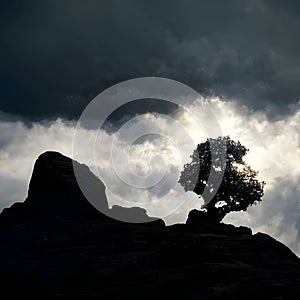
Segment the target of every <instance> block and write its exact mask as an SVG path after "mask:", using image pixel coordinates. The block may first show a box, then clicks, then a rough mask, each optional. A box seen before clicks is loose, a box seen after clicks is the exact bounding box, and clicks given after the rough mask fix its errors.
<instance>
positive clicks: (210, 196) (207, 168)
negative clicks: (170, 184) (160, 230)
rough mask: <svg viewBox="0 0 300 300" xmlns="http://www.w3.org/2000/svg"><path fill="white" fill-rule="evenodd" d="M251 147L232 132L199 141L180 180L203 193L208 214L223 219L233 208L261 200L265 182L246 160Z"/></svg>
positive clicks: (218, 219) (199, 193)
mask: <svg viewBox="0 0 300 300" xmlns="http://www.w3.org/2000/svg"><path fill="white" fill-rule="evenodd" d="M248 151H249V149H247V148H246V147H244V146H243V145H242V144H241V143H240V142H235V141H233V140H231V139H230V137H229V136H226V137H218V138H216V139H213V138H209V139H207V140H206V141H205V142H203V143H201V144H198V145H197V147H196V149H195V150H194V152H193V154H192V155H191V156H190V157H191V158H192V161H191V162H190V163H187V164H185V165H184V169H183V171H182V172H181V176H180V178H179V183H180V184H181V185H182V186H183V188H184V190H185V191H193V192H195V193H196V194H198V195H199V196H202V197H203V200H204V205H203V207H202V208H204V209H205V211H206V213H207V215H208V216H209V217H210V218H211V219H212V220H215V221H218V222H220V221H221V220H222V219H223V218H224V216H225V215H226V214H227V213H229V212H232V211H246V210H247V208H248V207H249V206H252V205H256V204H257V203H259V202H260V201H261V200H262V196H263V194H264V192H263V189H264V185H265V182H263V181H262V182H260V181H258V179H257V178H256V177H257V174H258V172H257V171H255V170H253V169H252V168H251V167H250V166H249V165H248V164H246V163H245V161H244V160H243V157H244V156H245V155H246V154H247V152H248Z"/></svg>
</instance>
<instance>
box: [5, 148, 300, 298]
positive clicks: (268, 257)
mask: <svg viewBox="0 0 300 300" xmlns="http://www.w3.org/2000/svg"><path fill="white" fill-rule="evenodd" d="M82 172H86V173H85V176H87V178H88V180H90V186H91V189H94V191H96V192H97V193H100V194H101V193H102V194H101V195H102V196H103V207H104V209H108V206H107V200H106V197H105V186H104V185H103V183H102V182H101V181H100V180H99V179H97V178H96V177H95V176H94V175H92V174H91V173H90V171H89V169H88V168H87V167H86V166H84V165H82ZM117 209H122V208H117ZM199 215H201V212H198V211H192V212H190V215H189V219H188V221H187V224H177V225H173V226H169V227H166V226H164V223H163V222H162V221H160V222H159V221H155V222H150V223H145V224H130V223H124V222H120V221H116V220H113V219H111V218H109V217H107V216H105V215H103V214H101V213H100V212H98V211H97V210H96V209H94V207H93V206H92V205H91V204H90V203H89V202H88V201H87V200H86V199H85V198H84V196H83V195H82V193H81V191H80V189H79V188H78V186H77V183H76V180H75V177H74V172H73V168H72V160H71V159H70V158H67V157H65V156H63V155H61V154H59V153H56V152H47V153H44V154H42V155H41V156H40V157H39V158H38V160H37V161H36V164H35V167H34V171H33V174H32V178H31V181H30V186H29V192H28V197H27V199H26V200H25V202H24V203H19V204H14V205H13V206H12V207H11V208H9V209H5V210H4V211H3V212H2V214H1V215H0V282H1V296H2V295H3V296H5V297H3V298H4V299H6V298H7V297H8V296H9V297H10V298H13V297H17V296H19V297H31V298H34V299H53V298H55V299H71V298H72V299H115V298H122V299H136V298H139V299H141V298H144V299H149V298H152V299H155V298H157V299H161V298H170V297H176V299H180V298H182V299H253V298H255V297H256V298H259V299H261V298H262V299H274V300H275V299H278V300H279V299H298V294H299V292H300V259H299V258H298V257H297V256H296V255H295V254H294V253H293V252H292V251H291V250H290V249H288V248H287V247H286V246H284V245H283V244H281V243H280V242H278V241H276V240H275V239H273V238H271V237H270V236H268V235H266V234H263V233H257V234H254V235H253V234H252V232H251V230H250V229H249V228H245V227H235V226H233V225H228V224H222V223H221V224H211V223H203V222H198V219H200V218H198V216H199Z"/></svg>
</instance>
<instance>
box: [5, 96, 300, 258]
mask: <svg viewBox="0 0 300 300" xmlns="http://www.w3.org/2000/svg"><path fill="white" fill-rule="evenodd" d="M200 101H202V100H201V99H199V100H197V101H195V102H193V103H192V104H189V105H188V106H187V111H184V110H181V111H179V112H178V113H177V114H176V115H175V116H173V117H172V118H171V117H168V116H163V115H153V114H146V115H142V116H139V117H137V118H135V119H134V120H130V121H129V122H128V123H127V124H126V125H125V126H124V127H123V128H122V129H121V130H120V131H119V132H117V133H114V134H107V133H106V132H103V131H100V132H99V133H98V139H97V142H96V144H95V153H96V162H95V161H94V158H93V157H91V155H90V153H91V149H90V148H89V145H90V144H91V143H93V142H94V141H93V138H94V132H92V131H88V130H85V129H83V128H81V129H79V131H78V132H77V134H79V135H81V136H82V140H83V141H85V142H83V143H82V148H81V162H83V163H86V164H88V165H89V166H90V167H91V169H92V171H93V172H94V173H96V174H97V171H98V172H99V173H100V177H101V178H102V179H104V181H105V184H106V185H107V187H108V188H109V190H110V191H108V192H107V194H108V197H109V201H110V205H112V204H118V203H123V204H124V202H122V201H120V197H122V198H125V199H126V200H127V201H128V202H127V206H133V205H136V204H139V205H141V206H144V207H145V208H146V209H147V210H148V213H149V214H150V215H155V216H166V215H167V214H168V212H170V211H169V209H170V207H172V210H173V209H175V208H176V207H177V206H178V205H179V206H180V205H181V204H182V203H184V205H182V206H181V207H180V209H179V210H177V211H175V212H174V213H173V214H172V215H170V216H168V217H167V218H166V219H165V220H166V222H167V223H169V224H171V223H175V222H184V220H185V219H186V217H187V213H188V211H189V210H190V209H191V208H193V207H196V208H199V207H200V201H199V199H198V198H197V196H196V195H193V193H189V194H188V195H187V194H186V193H184V191H183V189H182V188H181V187H180V186H178V185H177V186H176V182H177V179H178V176H179V174H180V171H181V170H182V167H183V164H184V163H185V162H187V161H188V160H189V155H190V154H191V153H192V151H193V149H194V148H195V141H198V142H200V141H202V140H204V139H205V132H204V131H203V130H202V129H201V128H199V126H198V125H197V124H196V123H195V122H194V120H193V119H192V118H191V115H190V114H189V113H188V111H190V112H193V115H194V116H196V117H197V118H198V119H199V120H200V121H201V123H202V124H204V125H205V126H209V124H211V122H212V120H211V119H209V118H207V116H206V115H205V114H204V113H203V111H202V110H201V105H199V104H200ZM208 101H209V102H210V104H211V106H212V108H213V110H214V112H215V114H216V116H217V119H218V120H219V123H220V126H221V128H222V131H223V135H230V136H231V138H232V139H234V140H239V141H240V142H241V143H242V144H243V145H245V146H246V147H248V148H249V149H250V151H249V154H248V155H247V157H246V160H247V161H248V162H249V164H250V165H251V166H252V167H253V168H254V169H256V170H259V171H260V173H259V176H260V179H261V180H264V181H266V183H267V185H266V188H265V196H264V200H263V202H262V203H261V204H260V205H259V206H257V207H253V208H250V209H249V210H248V211H247V212H246V213H232V214H230V215H228V216H227V217H226V218H225V222H232V223H234V224H236V225H246V226H249V227H251V228H253V230H254V231H263V232H267V233H269V234H271V235H272V236H274V237H276V238H278V239H280V240H281V241H283V242H284V243H286V244H287V245H289V246H290V247H292V249H293V250H294V251H296V252H297V253H298V254H300V247H299V242H300V207H299V203H300V201H299V196H298V195H299V189H300V148H299V143H300V137H299V134H300V126H299V124H300V111H296V112H295V113H294V114H293V115H291V116H289V117H288V118H286V119H283V120H278V121H269V120H268V119H267V118H266V116H265V115H264V114H263V113H252V112H250V111H248V110H247V109H246V108H238V107H236V106H235V104H234V103H233V102H231V103H228V102H227V103H225V102H222V101H221V100H220V99H218V98H214V99H209V100H208ZM0 132H1V135H0V178H1V182H2V184H1V186H0V197H1V198H0V199H1V203H0V209H1V208H3V207H7V206H9V205H10V204H11V203H13V202H16V201H22V200H24V199H25V197H26V191H27V186H28V181H29V179H30V174H31V171H32V166H33V162H34V161H35V159H36V158H37V156H38V155H39V154H40V153H42V152H44V151H46V150H56V151H59V152H62V153H63V154H65V155H67V156H72V140H73V134H74V124H73V123H70V122H66V121H63V120H60V119H58V120H56V121H54V122H51V123H49V122H48V123H44V124H36V123H34V124H32V126H30V127H27V126H25V125H24V124H23V123H21V122H8V121H2V122H0ZM147 133H148V136H146V137H145V136H144V137H143V135H144V134H147ZM132 142H135V143H134V144H133V145H132ZM112 145H113V148H112ZM111 154H113V157H114V160H115V162H114V164H112V163H111V162H110V160H108V159H106V158H108V157H110V156H111ZM97 168H98V170H97ZM114 168H115V169H114ZM115 171H117V172H118V174H119V176H120V177H121V178H122V179H123V180H124V181H125V182H127V183H128V182H130V183H131V185H133V186H140V185H141V184H142V185H146V186H147V184H148V185H149V183H152V184H153V182H151V180H152V179H158V178H162V180H161V181H159V182H158V184H157V185H155V186H154V187H152V188H149V189H137V188H134V187H130V186H129V187H128V185H127V188H124V186H122V185H120V181H118V180H116V178H117V177H116V173H115ZM103 177H104V178H103ZM149 178H150V179H151V178H152V179H151V180H150V179H149ZM111 191H113V192H114V194H112V193H111ZM187 196H190V198H189V199H188V200H187V201H185V200H186V199H187ZM162 197H163V198H162ZM161 199H163V202H162V201H161ZM149 203H152V204H153V203H157V205H149ZM162 203H163V204H162Z"/></svg>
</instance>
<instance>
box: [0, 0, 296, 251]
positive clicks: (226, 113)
mask: <svg viewBox="0 0 300 300" xmlns="http://www.w3.org/2000/svg"><path fill="white" fill-rule="evenodd" d="M0 22H1V24H0V36H1V40H0V41H1V47H0V53H1V55H0V64H1V68H0V91H1V94H0V178H1V185H0V210H1V209H2V208H4V207H8V206H10V205H11V204H12V203H13V202H15V201H23V200H24V199H25V197H26V194H27V187H28V182H29V180H30V175H31V172H32V167H33V163H34V161H35V159H36V158H37V156H38V155H39V154H40V153H42V152H44V151H46V150H57V151H60V152H62V153H64V154H65V155H68V156H72V154H73V152H72V151H73V149H72V146H73V144H72V141H73V136H74V128H75V126H76V123H77V120H78V118H79V117H80V115H81V113H82V112H83V110H84V109H85V107H86V106H87V105H88V104H89V103H90V101H91V100H92V99H94V97H95V96H97V95H98V94H99V93H101V92H102V91H104V90H105V89H106V88H109V87H111V86H112V85H115V84H117V83H119V82H122V81H124V80H128V79H133V78H138V77H145V76H151V77H152V76H157V77H165V78H169V79H173V80H176V81H179V82H182V83H184V84H186V85H188V86H190V87H191V88H193V89H195V90H196V91H197V92H198V93H200V95H201V97H200V98H197V99H192V101H191V100H189V101H187V100H185V99H183V100H182V103H181V105H182V106H183V107H184V108H186V109H187V111H188V112H193V114H194V115H196V116H197V117H198V118H200V120H201V122H202V123H203V124H204V125H205V126H207V124H208V126H209V124H210V123H209V122H210V119H209V118H208V117H207V116H205V115H203V113H202V112H201V110H200V109H199V108H200V107H201V103H202V102H206V103H208V104H209V105H210V106H211V108H212V109H213V111H214V113H215V115H216V119H217V120H218V123H219V124H220V127H221V129H222V133H223V134H224V135H227V134H229V135H230V137H231V138H232V139H234V140H239V141H241V143H242V144H243V145H245V146H246V147H247V148H249V154H248V155H247V156H246V158H245V159H246V161H247V162H248V163H249V164H250V165H251V166H252V167H253V168H254V169H255V170H258V171H259V176H260V179H261V180H264V181H266V183H267V184H266V187H265V195H264V198H263V201H262V203H261V204H260V205H258V206H255V207H252V208H251V209H249V210H248V211H247V212H246V213H232V214H230V215H228V216H226V218H225V220H224V222H230V223H234V224H236V225H238V226H239V225H245V226H249V227H251V228H252V229H253V231H254V232H256V231H263V232H266V233H269V234H270V235H272V236H273V237H276V238H278V239H279V240H281V241H282V242H284V243H285V244H286V245H288V246H289V247H291V249H293V251H295V252H296V253H297V254H298V255H300V244H299V243H300V206H299V189H300V167H299V165H300V164H299V163H300V148H299V145H300V137H299V133H300V126H299V121H300V84H299V78H300V54H299V53H300V40H299V38H298V37H299V36H300V4H299V1H292V0H291V1H279V0H273V1H271V0H251V1H250V0H249V1H247V0H245V1H239V0H236V1H233V0H230V1H169V0H164V1H143V0H136V1H133V0H127V1H114V0H113V1H77V0H75V1H66V0H62V1H48V0H45V1H13V0H12V1H7V0H3V1H1V4H0ZM187 111H183V110H182V109H179V108H178V106H177V105H174V104H169V105H166V104H165V103H163V102H161V101H157V100H155V99H152V100H149V99H148V100H145V101H144V102H142V103H134V104H128V105H127V106H123V107H120V108H118V109H117V111H116V112H115V113H114V114H113V115H111V116H110V118H109V122H108V125H107V126H106V127H104V128H102V129H101V130H99V132H98V133H97V134H98V136H99V138H98V140H99V144H97V145H96V146H97V155H98V157H99V161H94V160H93V159H92V158H91V157H90V155H89V151H90V149H86V147H85V143H83V145H82V149H81V151H82V153H83V154H82V157H84V159H83V161H82V162H83V163H86V164H88V165H89V166H90V167H91V169H92V170H93V171H95V172H96V168H98V169H99V170H100V173H101V174H102V177H105V178H104V179H105V181H106V182H105V184H106V186H109V187H110V189H111V190H112V191H113V192H114V193H115V194H118V195H121V196H122V197H125V198H126V199H127V200H128V201H129V202H130V203H129V204H128V206H130V205H132V203H140V205H142V204H141V201H142V202H143V203H144V204H143V205H144V206H145V207H146V208H147V209H148V213H149V214H151V215H156V216H162V217H164V218H165V221H166V222H167V223H168V224H172V223H175V222H184V221H185V219H186V216H187V213H188V211H189V210H190V209H191V208H193V207H200V205H201V201H199V199H198V198H197V197H195V195H193V194H192V193H190V195H189V197H190V198H189V199H188V200H187V201H183V200H185V199H186V197H187V195H186V193H184V192H183V191H182V190H181V189H180V187H176V188H174V184H175V183H176V180H177V178H178V176H179V174H180V171H181V170H182V167H183V164H184V163H185V162H188V160H189V155H190V154H191V153H192V151H193V149H194V147H195V144H193V143H192V142H188V141H187V140H186V139H185V138H187V135H186V134H185V133H184V132H183V131H181V130H179V129H178V124H179V123H180V124H181V125H180V126H182V127H183V128H184V130H186V132H188V137H190V138H191V140H195V141H198V142H201V141H202V140H203V138H205V132H203V131H201V130H198V129H197V128H195V126H194V124H193V122H192V121H191V120H192V119H191V114H189V113H187ZM122 126H123V127H122ZM124 126H125V127H124ZM121 128H122V129H124V130H125V131H127V132H130V133H131V135H132V136H136V137H139V134H140V132H141V128H143V129H144V131H143V132H148V133H149V134H148V135H147V136H145V137H144V138H140V139H137V141H135V143H134V144H133V145H129V146H130V147H129V158H130V164H129V167H128V166H124V165H122V161H118V162H116V167H118V168H119V169H120V170H119V171H120V172H121V174H120V172H119V175H120V176H121V177H122V176H125V177H126V178H127V180H128V178H129V179H130V178H131V177H130V174H129V173H128V172H129V171H130V172H131V171H132V172H133V173H134V174H137V175H139V176H141V177H143V176H146V175H147V174H148V175H149V174H150V175H151V174H152V176H154V178H160V176H162V178H164V179H163V180H161V181H160V185H158V186H157V187H155V188H150V189H141V190H137V189H133V190H131V189H129V190H124V189H122V188H120V186H119V185H118V184H116V183H115V182H116V181H115V172H113V171H115V170H114V169H112V168H111V165H109V164H108V163H107V161H106V160H104V159H102V160H101V157H107V156H108V155H109V154H110V153H111V149H112V145H114V147H116V149H117V151H122V149H125V148H124V145H127V144H128V143H129V141H131V139H129V136H127V135H125V136H124V135H122V134H121V133H122V132H121V131H120V129H121ZM77 134H78V135H79V136H82V139H89V138H91V137H92V136H93V134H94V132H93V129H90V130H87V129H86V128H77ZM130 138H131V137H130ZM86 144H88V143H86ZM126 149H127V148H126ZM84 153H86V155H84ZM120 153H122V152H120ZM124 155H127V154H126V153H124ZM124 157H125V156H124ZM163 162H164V163H163ZM103 174H104V175H103ZM128 176H129V177H128ZM102 179H103V178H102ZM130 180H133V179H132V178H131V179H130ZM108 196H109V201H110V202H111V204H113V203H118V199H117V198H116V197H114V195H113V194H109V195H108ZM162 198H163V199H164V200H163V201H164V202H163V203H164V205H163V206H161V205H160V206H155V205H154V206H151V208H150V207H147V203H149V202H159V201H160V200H161V199H162ZM141 199H144V200H141ZM181 201H183V202H184V204H183V205H181V206H180V208H179V209H178V210H176V211H175V212H174V213H173V214H171V215H168V213H169V212H170V207H172V208H173V207H174V210H175V208H176V207H177V206H176V205H177V204H180V203H181ZM145 203H146V204H145ZM164 208H165V210H164Z"/></svg>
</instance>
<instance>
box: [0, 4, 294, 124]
mask: <svg viewBox="0 0 300 300" xmlns="http://www.w3.org/2000/svg"><path fill="white" fill-rule="evenodd" d="M0 18H1V19H0V20H1V26H0V34H1V44H2V45H1V70H0V86H1V105H0V110H3V111H5V112H8V113H13V114H19V115H23V116H26V117H30V118H33V119H39V118H43V117H55V116H57V115H59V116H64V117H69V118H74V117H78V116H79V114H80V112H81V111H82V109H83V108H84V107H85V105H86V104H87V103H88V102H89V101H90V100H91V99H92V98H93V97H94V96H96V95H97V94H98V93H99V92H101V91H102V90H103V89H105V88H107V87H109V86H111V85H112V84H116V83H118V82H120V81H123V80H126V79H130V78H135V77H141V76H164V77H168V78H172V79H175V80H179V81H181V82H183V83H186V84H188V85H190V86H191V87H193V88H195V89H196V90H197V91H198V92H201V93H203V94H215V95H220V96H224V97H225V98H228V99H233V100H235V101H238V102H239V103H241V104H245V105H247V106H249V107H250V108H252V109H255V110H266V111H267V112H268V114H269V116H270V117H273V116H276V115H278V114H281V113H288V112H289V109H290V108H291V107H292V106H293V105H295V104H297V103H298V101H299V97H300V85H299V83H298V78H299V77H300V54H299V53H300V41H299V38H298V37H299V36H300V4H298V1H284V2H283V1H270V0H268V1H267V0H266V1H256V0H251V1H250V0H249V1H237V0H236V1H184V2H183V1H177V2H174V1H169V0H167V1H160V2H158V1H157V2H155V1H142V0H136V1H134V0H128V1H1V9H0Z"/></svg>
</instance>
